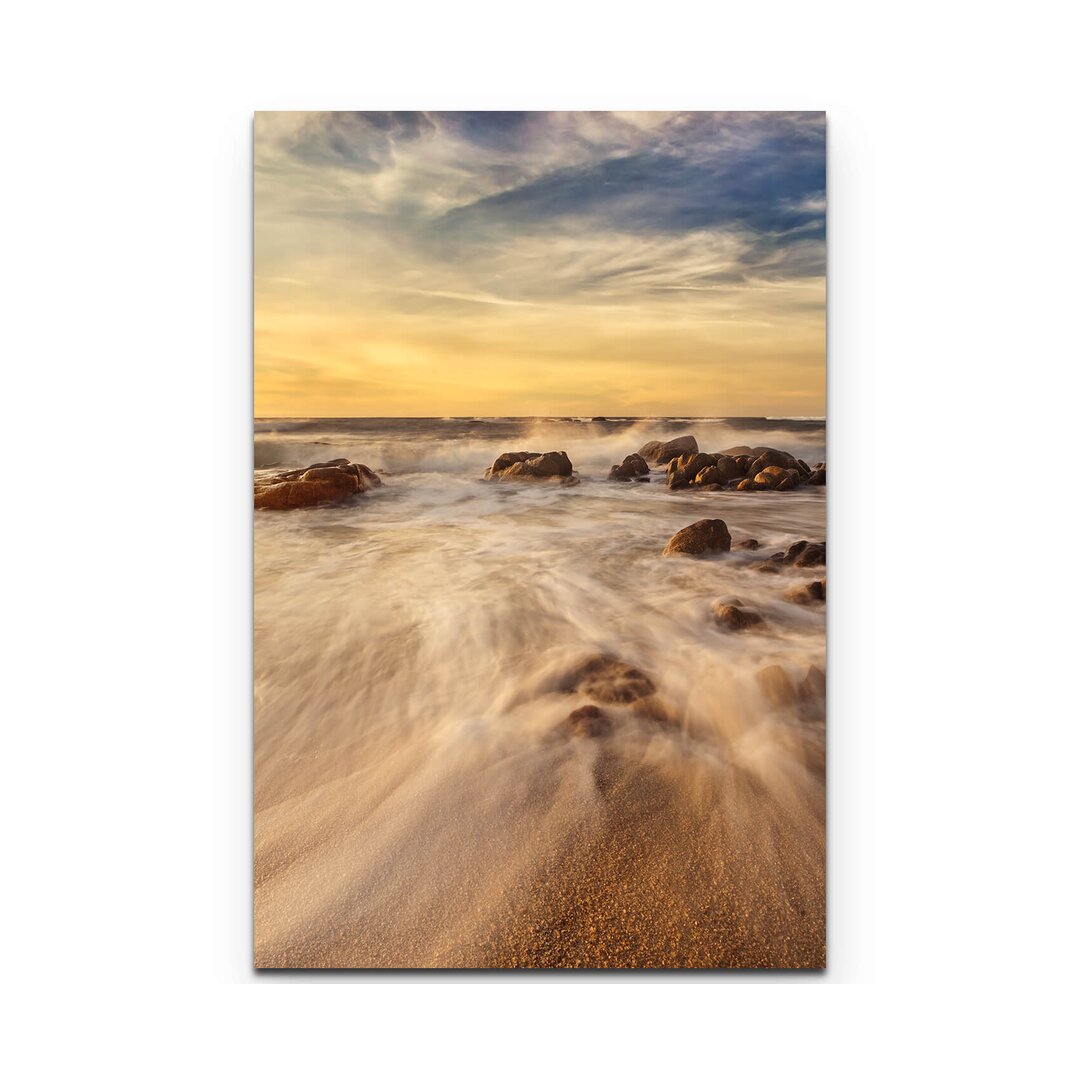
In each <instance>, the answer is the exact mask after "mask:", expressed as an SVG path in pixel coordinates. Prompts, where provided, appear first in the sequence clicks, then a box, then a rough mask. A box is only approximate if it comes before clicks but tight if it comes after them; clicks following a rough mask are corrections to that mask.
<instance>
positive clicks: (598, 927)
mask: <svg viewBox="0 0 1080 1080" xmlns="http://www.w3.org/2000/svg"><path fill="white" fill-rule="evenodd" d="M686 433H692V434H694V435H696V436H697V439H698V443H699V445H700V446H701V449H702V450H704V451H716V450H721V449H725V448H727V447H730V446H732V445H736V444H748V445H751V446H756V445H769V446H776V447H778V448H780V449H784V450H788V451H790V452H792V453H794V454H796V455H797V456H799V457H801V458H803V459H804V460H806V461H809V462H810V463H811V464H813V463H814V462H816V461H820V460H824V457H825V447H824V425H823V424H821V423H820V422H815V421H787V422H781V421H776V422H762V423H759V424H745V423H742V424H740V423H738V422H734V421H731V422H724V421H702V420H693V421H689V422H686V423H677V422H670V421H637V422H633V423H630V422H627V423H609V424H598V423H587V422H586V423H580V422H578V423H576V422H571V421H498V422H494V421H493V422H487V423H470V422H469V421H468V420H466V419H461V420H442V421H415V420H414V421H382V420H372V421H308V422H289V421H265V422H262V423H260V424H259V425H257V428H256V450H255V453H256V466H257V469H261V468H270V467H273V468H277V467H282V468H284V467H296V466H300V465H304V464H308V463H311V462H314V461H319V460H326V459H329V458H334V457H347V458H350V459H351V460H353V461H357V462H362V463H363V464H365V465H368V466H369V467H371V468H374V469H376V470H380V471H384V474H385V475H384V486H383V487H381V488H379V489H376V490H374V491H372V492H370V493H369V494H367V495H365V496H363V497H361V498H358V499H356V500H354V501H353V502H350V503H348V504H345V505H342V506H337V507H327V508H320V509H315V510H303V511H295V512H289V513H273V512H260V513H257V514H256V515H255V695H256V714H255V715H256V730H255V801H256V818H255V824H256V868H255V869H256V958H257V962H258V963H259V964H260V965H261V966H337V967H346V966H349V967H353V966H359V967H370V966H486V965H500V966H506V965H554V966H562V965H565V964H575V965H580V966H609V965H620V964H625V965H632V966H638V965H647V966H685V965H692V966H756V965H760V964H768V965H770V966H816V965H820V964H821V963H822V962H823V959H824V726H823V724H822V723H821V720H820V717H808V716H807V714H806V711H805V710H802V709H800V708H798V707H796V706H793V705H788V704H783V703H782V704H775V703H774V702H773V701H771V700H770V699H769V698H768V696H767V695H766V693H765V691H764V690H763V688H762V686H761V684H760V682H759V680H758V678H757V673H758V672H759V671H760V670H761V669H762V668H764V667H767V666H770V665H780V666H782V667H783V668H784V669H785V670H786V671H787V672H788V673H789V674H790V676H791V678H792V680H793V681H794V682H796V683H797V682H798V681H799V680H800V679H801V678H802V677H804V676H805V673H806V671H807V669H808V667H809V666H810V665H817V666H818V667H820V668H822V669H824V667H825V632H824V611H823V609H821V608H808V607H801V606H798V605H795V604H793V603H791V602H790V601H788V600H787V599H785V598H784V593H785V592H786V591H787V590H788V589H790V588H791V587H792V586H794V585H796V584H798V583H800V582H806V581H811V580H815V579H817V578H820V577H821V576H823V574H824V570H823V569H822V568H817V569H814V570H798V569H793V568H788V569H785V571H784V572H783V574H780V575H776V574H766V573H760V572H758V571H756V570H755V569H754V567H755V566H756V565H757V564H759V563H760V562H761V561H762V559H763V558H764V557H766V556H767V555H768V554H770V553H772V552H774V551H777V550H781V549H783V548H785V547H787V546H788V545H789V544H791V543H793V542H794V541H796V540H800V539H811V540H821V539H823V538H824V535H825V489H824V488H803V489H800V490H798V491H795V492H791V493H785V494H777V493H762V494H755V493H735V492H726V491H725V492H689V491H679V492H671V491H668V490H667V489H666V487H665V485H664V483H663V474H662V473H661V472H654V473H653V474H652V482H651V483H648V484H638V483H625V484H621V483H611V482H609V481H607V479H606V477H607V472H608V469H609V468H610V467H611V466H612V465H613V464H617V463H619V462H620V461H621V460H622V458H623V457H624V456H625V455H626V454H628V453H631V452H633V451H636V450H637V449H638V448H639V447H640V446H641V445H642V443H644V442H645V441H647V440H649V439H654V438H664V437H673V436H674V435H677V434H686ZM507 450H536V451H547V450H565V451H566V452H567V453H568V454H569V456H570V458H571V460H572V461H573V463H574V466H575V469H576V471H577V474H578V476H579V478H580V481H581V482H580V483H579V484H576V485H573V486H563V485H559V484H546V483H541V484H527V483H522V484H512V483H504V484H499V483H486V482H484V481H483V480H482V479H481V477H482V476H483V472H484V469H485V468H486V467H487V466H488V465H490V464H491V462H492V460H493V459H494V458H495V457H496V456H497V455H498V454H499V453H500V452H502V451H507ZM703 517H719V518H722V519H724V521H726V523H727V525H728V528H729V530H730V532H731V534H732V538H733V540H734V541H735V543H736V544H737V543H738V541H739V540H741V539H744V538H747V537H755V538H756V539H758V540H759V541H760V542H761V549H760V550H759V551H756V552H749V551H740V550H735V549H734V548H733V550H732V552H731V553H729V554H727V555H725V556H722V557H716V558H709V559H687V558H671V559H664V558H661V557H660V552H661V551H662V549H663V547H664V544H665V542H666V541H667V540H668V538H669V537H670V536H671V535H672V534H673V533H675V532H676V531H677V530H678V529H680V528H682V527H683V526H685V525H688V524H690V523H691V522H693V521H695V520H697V519H699V518H703ZM731 597H737V598H739V599H741V600H742V601H743V602H744V603H745V605H746V606H747V607H748V608H752V609H753V610H755V611H757V612H759V613H760V614H761V615H762V616H763V617H764V618H765V619H766V621H767V630H766V631H765V632H762V633H753V632H749V633H742V634H731V633H725V632H723V631H721V630H719V629H718V628H717V626H716V625H715V623H714V621H713V619H712V617H711V614H710V606H711V605H712V603H713V602H714V601H716V600H718V599H727V598H731ZM596 655H607V656H611V657H615V658H617V659H619V660H622V661H625V662H626V663H628V664H631V665H634V666H635V667H637V668H640V669H641V670H642V671H643V672H645V673H646V674H647V675H648V677H649V678H650V679H651V680H652V681H653V683H654V684H655V686H656V694H655V695H654V697H653V698H651V699H650V702H649V707H648V710H643V709H642V707H641V706H640V705H638V706H637V707H633V706H619V705H616V706H614V707H609V706H607V705H605V706H603V708H604V709H605V711H606V712H607V713H608V714H609V715H610V716H611V718H612V720H613V731H612V733H611V734H610V735H609V736H606V737H604V738H597V739H591V738H583V737H574V736H572V735H570V734H569V733H568V732H567V731H566V730H565V728H564V727H563V726H562V722H563V720H564V719H565V718H566V716H567V715H568V714H569V713H570V712H571V711H572V710H573V709H575V708H577V707H578V706H581V705H584V704H586V703H588V699H587V698H585V697H582V696H581V695H580V694H574V693H568V692H567V677H568V673H571V672H572V671H573V670H574V668H575V667H576V666H579V665H580V664H581V663H582V662H583V661H585V660H588V659H589V658H590V657H593V656H596Z"/></svg>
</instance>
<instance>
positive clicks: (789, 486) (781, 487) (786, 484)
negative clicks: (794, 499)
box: [773, 476, 796, 491]
mask: <svg viewBox="0 0 1080 1080" xmlns="http://www.w3.org/2000/svg"><path fill="white" fill-rule="evenodd" d="M795 487H796V485H795V481H794V480H792V478H791V477H790V476H785V477H784V479H783V480H781V481H780V483H779V484H777V485H776V487H775V488H773V491H794V490H795Z"/></svg>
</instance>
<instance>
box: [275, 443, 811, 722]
mask: <svg viewBox="0 0 1080 1080" xmlns="http://www.w3.org/2000/svg"><path fill="white" fill-rule="evenodd" d="M654 466H655V467H658V468H663V469H664V470H665V472H666V479H667V486H668V488H670V489H673V490H682V489H686V488H696V489H699V490H703V491H719V490H725V491H739V492H749V491H754V492H757V491H769V492H786V491H791V490H794V489H795V488H797V487H799V486H802V485H808V486H819V485H824V484H825V464H824V462H822V463H819V464H818V465H817V466H815V467H814V468H813V469H811V468H810V466H808V465H807V464H806V463H805V462H804V461H801V460H800V459H797V458H795V457H794V456H793V455H791V454H789V453H787V452H786V451H783V450H778V449H776V448H775V447H767V446H759V447H743V446H737V447H731V448H729V449H728V450H725V451H722V452H720V453H717V454H703V453H700V452H699V451H698V444H697V439H696V438H695V437H694V436H693V435H687V436H681V437H679V438H676V439H671V440H669V441H667V442H658V441H654V442H649V443H646V444H645V445H644V446H643V447H642V448H641V450H640V451H638V453H636V454H630V455H628V456H627V457H625V458H624V459H623V461H622V463H621V464H619V465H615V466H612V468H611V472H610V473H609V477H608V479H609V480H612V481H616V482H627V481H638V482H642V481H644V482H648V481H649V480H650V479H651V477H650V473H651V472H652V470H653V467H654ZM483 479H484V480H485V481H489V482H496V483H503V482H513V481H519V482H529V483H553V484H562V485H569V484H577V483H579V479H578V478H577V477H576V476H575V471H574V467H573V463H572V462H571V461H570V458H569V456H568V455H567V454H566V452H565V451H562V450H555V451H547V452H538V451H530V450H519V451H509V452H506V453H502V454H500V455H499V456H498V457H497V458H496V459H495V461H494V462H493V463H492V465H491V466H490V467H489V468H488V469H487V470H486V471H485V473H484V477H483ZM381 485H382V480H381V478H380V477H379V476H378V474H376V473H375V471H374V470H372V469H370V468H368V467H367V466H366V465H361V464H357V463H353V462H350V461H349V460H348V459H346V458H336V459H334V460H332V461H326V462H318V463H316V464H314V465H310V466H308V467H307V468H304V469H295V470H292V471H289V472H283V473H277V474H274V475H272V476H269V477H262V478H258V479H256V481H255V509H257V510H292V509H299V508H302V507H311V506H325V505H332V504H335V503H341V502H344V501H346V500H349V499H352V498H353V497H354V496H356V495H361V494H364V493H365V492H367V491H369V490H371V489H372V488H375V487H379V486H381ZM732 546H733V542H732V537H731V533H730V531H729V529H728V526H727V523H726V522H724V521H723V520H722V519H720V518H702V519H700V520H698V521H695V522H692V523H691V524H689V525H687V526H685V527H684V528H682V529H680V530H679V531H678V532H676V533H675V534H674V535H673V536H672V537H671V538H670V539H669V540H668V541H667V543H666V545H665V546H664V548H663V550H662V551H661V552H660V553H659V554H660V555H661V556H662V557H665V558H669V557H677V558H678V557H682V558H709V557H713V556H725V555H728V554H730V552H731V550H732ZM734 546H735V547H736V548H737V549H738V550H739V551H745V552H753V551H756V550H758V548H759V547H760V543H759V541H758V540H757V539H756V538H754V537H744V538H741V539H740V540H738V541H737V542H736V543H735V544H734ZM824 566H825V543H824V541H821V542H815V541H811V540H799V541H797V542H796V543H794V544H791V545H790V546H789V547H788V548H787V549H786V550H784V551H777V552H774V553H773V554H771V555H769V556H768V557H767V558H765V559H762V560H760V561H757V562H751V563H749V564H747V567H748V568H749V569H753V570H757V571H759V572H761V573H769V574H777V575H782V574H783V572H784V571H785V570H787V569H789V568H792V569H804V568H815V567H822V568H824ZM782 595H783V598H784V599H785V600H786V601H788V602H789V603H791V604H797V605H800V606H804V607H806V606H812V607H819V606H824V604H825V578H824V577H822V578H821V579H820V580H815V581H811V582H808V583H805V582H804V583H800V584H798V585H795V586H791V587H789V588H787V589H786V590H785V591H783V593H782ZM709 617H710V618H711V620H712V622H713V623H714V624H715V626H716V628H717V630H718V632H721V633H726V634H745V633H756V634H769V633H771V632H772V627H771V626H770V622H769V620H767V619H766V618H765V617H764V616H763V615H761V614H760V613H759V612H757V611H754V610H753V609H752V608H749V607H747V605H746V604H745V603H744V601H743V600H742V599H740V598H739V597H737V596H729V597H725V598H721V599H717V600H716V601H715V602H713V604H712V605H711V608H710V612H709ZM756 677H757V680H758V683H759V685H760V686H761V687H762V690H763V693H764V694H765V696H766V697H767V698H768V700H769V701H770V702H771V703H772V704H773V705H774V706H775V707H778V708H781V709H788V708H790V709H791V710H792V711H793V714H794V715H795V716H797V717H798V718H800V719H802V720H812V721H818V720H823V719H824V698H825V675H824V672H822V671H821V670H820V669H819V668H817V667H816V666H813V665H811V667H810V668H809V669H808V670H807V671H806V672H805V673H803V674H801V675H797V676H796V677H795V678H794V679H793V678H792V676H791V674H790V673H789V672H788V671H786V670H785V669H784V668H782V667H779V666H777V665H771V666H769V667H767V668H762V669H761V670H760V671H759V672H758V673H757V676H756ZM563 691H564V692H565V693H568V694H573V695H575V696H578V697H579V698H581V697H583V698H585V699H586V702H587V703H586V704H583V705H580V706H578V707H577V708H575V709H574V710H573V711H572V712H571V713H570V714H569V715H568V716H567V717H566V718H565V720H564V721H563V723H562V730H563V732H564V733H565V734H568V735H570V736H572V737H577V738H602V737H604V736H607V735H610V734H611V733H612V732H613V731H614V730H615V729H616V727H617V726H618V724H619V722H620V719H622V720H626V719H630V720H633V719H644V720H648V721H650V722H654V723H661V724H664V723H668V722H669V721H670V717H669V716H668V715H667V711H666V709H665V708H664V707H663V705H662V704H660V703H659V702H658V701H657V699H656V696H655V695H656V687H655V684H654V683H653V681H652V679H650V677H649V676H648V675H647V674H646V673H645V672H643V671H641V670H639V669H638V668H635V667H632V666H630V665H629V664H627V663H625V662H624V661H622V660H620V659H618V658H617V657H613V656H608V655H600V656H596V657H593V658H592V659H590V660H588V661H587V662H585V663H584V664H582V665H581V666H580V668H579V669H576V670H575V671H573V672H571V673H569V674H568V676H567V679H566V681H565V685H564V687H563ZM613 709H614V712H613V711H612V710H613Z"/></svg>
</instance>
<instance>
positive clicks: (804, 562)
mask: <svg viewBox="0 0 1080 1080" xmlns="http://www.w3.org/2000/svg"><path fill="white" fill-rule="evenodd" d="M774 558H775V556H774ZM782 559H783V562H784V563H785V565H787V566H824V565H825V544H824V542H822V543H820V544H812V543H811V542H810V541H809V540H799V541H798V542H797V543H794V544H792V545H791V547H789V548H788V549H787V551H786V552H785V553H784V555H783V556H782Z"/></svg>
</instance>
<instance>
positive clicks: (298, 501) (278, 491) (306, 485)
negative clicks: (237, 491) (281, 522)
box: [255, 458, 382, 510]
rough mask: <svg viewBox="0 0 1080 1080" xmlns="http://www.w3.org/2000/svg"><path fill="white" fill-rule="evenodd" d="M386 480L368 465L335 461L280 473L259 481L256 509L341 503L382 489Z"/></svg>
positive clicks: (297, 507) (340, 460)
mask: <svg viewBox="0 0 1080 1080" xmlns="http://www.w3.org/2000/svg"><path fill="white" fill-rule="evenodd" d="M381 484H382V480H380V479H379V477H378V476H376V475H375V473H374V472H372V470H371V469H369V468H368V467H367V466H366V465H358V464H354V463H353V462H351V461H349V459H348V458H335V459H334V460H333V461H321V462H317V463H316V464H314V465H309V466H308V467H307V468H306V469H293V470H291V471H290V472H283V473H276V474H275V475H274V476H268V477H261V478H259V479H257V480H256V481H255V509H256V510H297V509H300V508H301V507H305V506H319V505H322V504H325V503H335V502H341V501H342V500H343V499H347V498H349V497H350V496H352V495H357V494H360V493H362V492H365V491H368V490H369V489H370V488H373V487H379V486H380V485H381Z"/></svg>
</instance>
